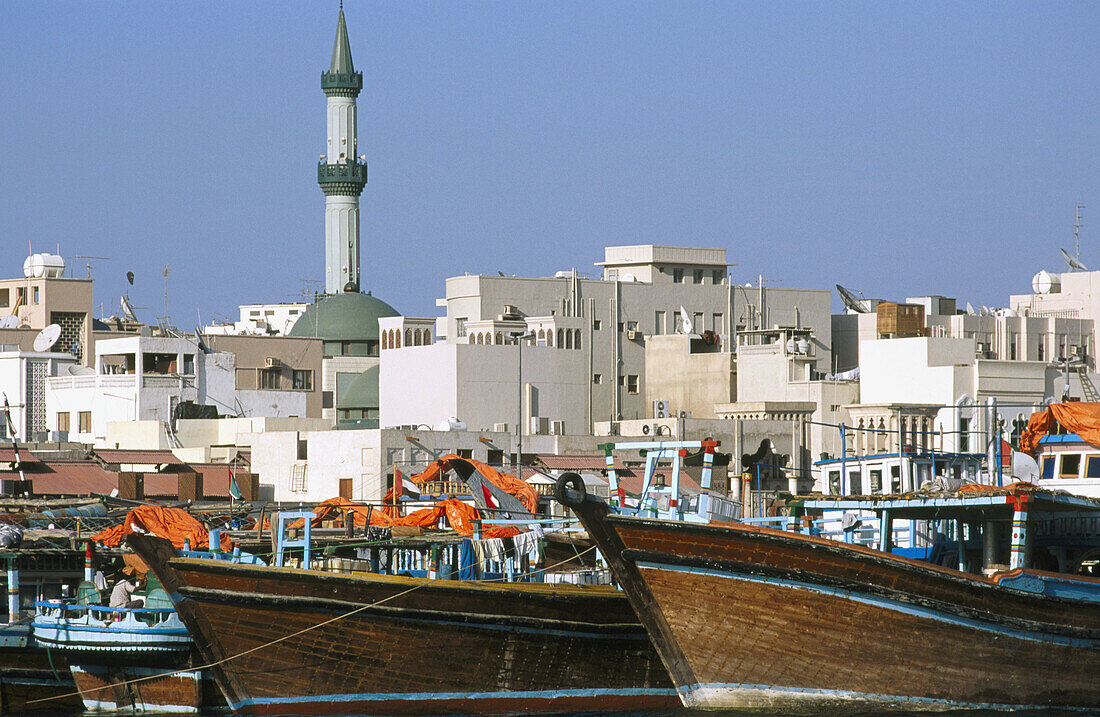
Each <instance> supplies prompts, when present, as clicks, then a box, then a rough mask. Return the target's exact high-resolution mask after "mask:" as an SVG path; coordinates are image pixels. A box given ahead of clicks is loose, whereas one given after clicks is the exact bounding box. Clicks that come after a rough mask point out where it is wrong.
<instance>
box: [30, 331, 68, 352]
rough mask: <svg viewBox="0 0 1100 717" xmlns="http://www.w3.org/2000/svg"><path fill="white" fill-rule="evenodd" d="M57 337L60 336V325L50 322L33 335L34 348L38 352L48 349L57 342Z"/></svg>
mask: <svg viewBox="0 0 1100 717" xmlns="http://www.w3.org/2000/svg"><path fill="white" fill-rule="evenodd" d="M59 338H61V327H60V326H58V325H57V324H50V325H49V326H47V327H46V328H44V329H42V330H41V331H39V332H38V336H35V337H34V350H35V351H37V352H39V353H45V352H46V351H49V350H50V347H51V346H53V345H54V344H56V343H57V340H58V339H59Z"/></svg>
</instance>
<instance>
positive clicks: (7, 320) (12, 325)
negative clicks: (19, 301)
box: [0, 316, 19, 329]
mask: <svg viewBox="0 0 1100 717" xmlns="http://www.w3.org/2000/svg"><path fill="white" fill-rule="evenodd" d="M17 328H19V317H18V316H5V317H4V318H2V319H0V329H17Z"/></svg>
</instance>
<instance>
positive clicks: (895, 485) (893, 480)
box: [890, 466, 901, 493]
mask: <svg viewBox="0 0 1100 717" xmlns="http://www.w3.org/2000/svg"><path fill="white" fill-rule="evenodd" d="M890 492H891V493H900V492H901V466H890Z"/></svg>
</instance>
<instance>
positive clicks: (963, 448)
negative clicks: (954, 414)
mask: <svg viewBox="0 0 1100 717" xmlns="http://www.w3.org/2000/svg"><path fill="white" fill-rule="evenodd" d="M969 450H970V419H969V418H962V417H960V418H959V453H966V452H967V451H969Z"/></svg>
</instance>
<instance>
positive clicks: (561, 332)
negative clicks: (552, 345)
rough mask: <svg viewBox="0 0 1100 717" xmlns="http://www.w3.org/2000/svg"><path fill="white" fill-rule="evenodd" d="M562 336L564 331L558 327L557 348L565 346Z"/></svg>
mask: <svg viewBox="0 0 1100 717" xmlns="http://www.w3.org/2000/svg"><path fill="white" fill-rule="evenodd" d="M564 336H565V331H563V330H562V329H558V348H559V349H563V348H565V340H564Z"/></svg>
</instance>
